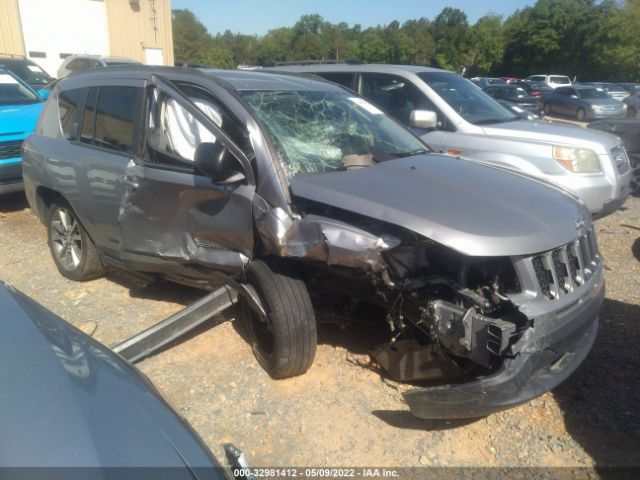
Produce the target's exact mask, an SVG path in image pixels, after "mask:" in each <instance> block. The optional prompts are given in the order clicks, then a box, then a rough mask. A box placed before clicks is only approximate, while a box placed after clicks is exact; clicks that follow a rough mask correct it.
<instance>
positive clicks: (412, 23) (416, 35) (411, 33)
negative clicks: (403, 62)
mask: <svg viewBox="0 0 640 480" xmlns="http://www.w3.org/2000/svg"><path fill="white" fill-rule="evenodd" d="M402 31H403V32H404V34H405V35H406V37H407V38H408V39H409V42H410V44H409V46H408V50H407V55H408V57H407V63H409V64H412V65H428V64H429V63H430V59H431V55H432V54H433V48H434V42H433V37H432V36H431V33H429V20H427V19H426V18H424V17H422V18H419V19H418V20H407V21H406V22H404V24H403V25H402Z"/></svg>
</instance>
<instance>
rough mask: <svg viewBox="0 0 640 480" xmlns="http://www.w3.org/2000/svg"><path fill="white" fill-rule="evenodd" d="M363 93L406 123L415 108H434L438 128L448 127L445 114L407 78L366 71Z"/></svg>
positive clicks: (363, 76)
mask: <svg viewBox="0 0 640 480" xmlns="http://www.w3.org/2000/svg"><path fill="white" fill-rule="evenodd" d="M362 95H363V96H364V97H365V98H367V99H369V100H371V101H372V102H373V103H375V104H376V105H378V106H379V107H380V108H381V109H382V110H384V111H385V112H386V113H388V114H390V115H392V116H394V117H395V118H397V119H398V120H400V121H401V122H402V123H404V124H405V125H408V124H409V118H410V116H411V112H412V111H413V110H432V111H434V112H436V114H437V115H438V128H439V129H445V128H446V127H445V125H446V120H445V117H444V115H442V113H441V112H440V111H439V110H438V109H437V108H436V106H435V105H434V104H433V103H432V102H431V101H430V100H429V99H428V98H427V97H426V95H424V94H423V93H422V92H421V91H420V90H418V88H417V87H416V86H415V85H413V84H412V83H411V82H410V81H409V80H407V79H405V78H402V77H398V76H395V75H384V74H369V73H365V74H363V75H362Z"/></svg>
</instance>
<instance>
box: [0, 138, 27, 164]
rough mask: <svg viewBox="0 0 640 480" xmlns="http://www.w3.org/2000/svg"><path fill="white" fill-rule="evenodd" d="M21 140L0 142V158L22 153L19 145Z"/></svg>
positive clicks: (17, 155) (16, 155)
mask: <svg viewBox="0 0 640 480" xmlns="http://www.w3.org/2000/svg"><path fill="white" fill-rule="evenodd" d="M21 146H22V140H14V141H13V142H0V160H2V159H3V158H14V157H19V156H21V155H22V153H21V152H20V147H21Z"/></svg>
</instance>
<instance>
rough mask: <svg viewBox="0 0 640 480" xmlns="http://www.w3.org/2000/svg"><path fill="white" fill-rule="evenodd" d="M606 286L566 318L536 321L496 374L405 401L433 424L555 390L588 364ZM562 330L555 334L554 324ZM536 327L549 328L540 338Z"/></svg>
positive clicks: (554, 316)
mask: <svg viewBox="0 0 640 480" xmlns="http://www.w3.org/2000/svg"><path fill="white" fill-rule="evenodd" d="M603 298H604V281H600V282H599V283H598V284H597V286H595V287H594V288H593V289H592V291H591V292H590V293H589V294H588V296H587V297H583V298H581V299H580V300H578V302H576V304H574V305H573V306H572V307H570V308H569V310H565V311H563V312H562V313H561V315H562V317H563V318H559V317H560V315H559V314H558V313H553V314H548V315H545V316H541V317H538V318H536V319H534V326H533V327H532V328H530V329H529V330H528V331H527V332H525V335H523V337H522V338H521V339H520V341H519V342H518V343H516V344H515V345H514V347H516V348H517V350H518V351H519V353H517V354H516V355H515V357H514V358H512V359H507V360H505V361H504V363H503V364H502V366H501V367H500V369H499V370H498V371H497V372H495V373H494V374H492V375H489V376H487V377H484V378H480V379H478V380H475V381H473V382H470V383H464V384H459V385H456V384H450V385H441V386H436V387H429V388H423V389H419V390H412V391H409V392H407V393H405V394H404V398H405V401H406V402H407V404H408V405H409V408H410V409H411V413H412V414H413V415H415V416H416V417H420V418H428V419H453V418H477V417H483V416H486V415H490V414H492V413H495V412H498V411H501V410H505V409H507V408H510V407H514V406H516V405H519V404H522V403H525V402H528V401H529V400H532V399H534V398H536V397H538V396H540V395H542V394H543V393H545V392H547V391H549V390H551V389H553V388H555V387H556V386H557V385H559V384H560V383H562V382H563V381H564V380H565V379H566V378H567V377H568V376H569V375H571V374H572V373H573V372H574V371H575V370H576V369H577V368H578V366H579V365H580V364H581V363H582V361H583V360H584V359H585V357H586V356H587V354H588V353H589V351H590V350H591V347H592V346H593V343H594V341H595V338H596V333H597V330H598V311H599V309H600V305H601V304H602V300H603ZM557 324H559V326H558V327H557V328H555V329H553V328H551V329H549V328H548V327H549V326H550V325H557ZM536 325H544V326H545V327H544V328H540V330H543V329H544V330H546V331H545V332H544V333H543V334H540V333H538V334H537V333H536Z"/></svg>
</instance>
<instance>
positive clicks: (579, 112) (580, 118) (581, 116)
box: [576, 108, 587, 122]
mask: <svg viewBox="0 0 640 480" xmlns="http://www.w3.org/2000/svg"><path fill="white" fill-rule="evenodd" d="M576 118H577V119H578V121H580V122H584V121H585V120H586V118H587V113H586V112H585V111H584V108H579V109H578V110H577V111H576Z"/></svg>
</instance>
